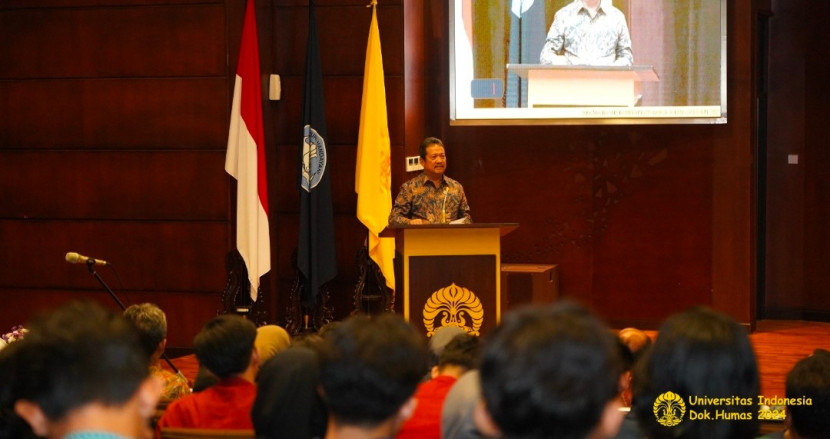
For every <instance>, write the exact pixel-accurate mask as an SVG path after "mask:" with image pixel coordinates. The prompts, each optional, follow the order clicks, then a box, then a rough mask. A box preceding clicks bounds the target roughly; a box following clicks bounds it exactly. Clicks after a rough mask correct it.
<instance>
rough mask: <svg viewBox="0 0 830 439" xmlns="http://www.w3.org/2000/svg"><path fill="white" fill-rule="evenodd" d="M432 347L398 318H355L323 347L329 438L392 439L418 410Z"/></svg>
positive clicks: (329, 334)
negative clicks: (417, 390)
mask: <svg viewBox="0 0 830 439" xmlns="http://www.w3.org/2000/svg"><path fill="white" fill-rule="evenodd" d="M426 364H427V349H426V342H425V341H424V340H423V338H422V337H421V336H420V335H419V334H418V333H417V332H416V331H415V330H414V329H413V328H412V327H411V326H410V325H409V324H408V323H406V322H405V321H404V320H403V319H401V318H400V317H399V316H397V315H394V314H381V315H378V316H373V317H368V316H364V315H356V316H352V317H350V318H348V319H346V320H344V321H343V322H342V323H341V324H339V325H337V326H336V327H335V328H332V329H331V330H329V331H327V332H326V334H325V336H324V340H323V343H322V344H321V346H320V376H321V379H320V381H321V384H322V392H323V400H324V401H325V403H326V406H327V407H328V410H329V420H328V427H327V429H326V438H327V439H342V438H350V437H378V438H381V437H391V436H393V435H394V434H395V433H396V432H397V431H398V429H399V428H400V425H401V424H402V423H403V421H405V420H406V419H407V418H409V416H411V414H412V412H413V411H414V409H415V404H416V403H415V400H414V398H413V397H412V394H413V393H414V392H415V388H416V387H417V385H418V383H419V382H420V381H421V378H422V377H423V375H424V368H425V367H426Z"/></svg>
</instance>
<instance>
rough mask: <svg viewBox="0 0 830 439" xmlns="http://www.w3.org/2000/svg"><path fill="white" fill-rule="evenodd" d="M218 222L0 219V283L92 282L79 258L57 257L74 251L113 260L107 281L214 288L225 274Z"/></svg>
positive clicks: (152, 287)
mask: <svg viewBox="0 0 830 439" xmlns="http://www.w3.org/2000/svg"><path fill="white" fill-rule="evenodd" d="M225 228H226V225H225V224H224V223H221V222H188V221H181V222H138V221H96V220H94V219H85V220H78V221H60V220H34V221H25V220H2V221H0V242H3V243H4V244H3V247H4V251H3V252H2V254H0V264H1V265H2V266H3V267H4V268H3V276H2V277H0V287H2V288H12V287H13V288H61V289H62V288H91V287H94V285H96V282H95V279H93V278H92V277H91V276H89V274H88V273H87V272H86V267H85V266H83V265H75V264H69V263H67V262H66V261H65V260H64V256H65V255H66V253H67V252H69V251H75V252H78V253H81V254H83V255H87V256H90V257H95V258H100V259H104V260H106V261H108V262H110V263H111V264H113V265H114V267H115V268H116V269H117V272H118V275H119V277H120V282H118V281H117V279H116V278H110V279H111V280H112V281H113V283H115V284H114V285H111V286H112V287H113V288H116V287H119V289H120V288H123V289H127V290H130V291H140V290H145V291H191V292H217V291H221V290H222V289H223V288H224V287H225V282H226V279H227V278H226V275H225V233H226V230H225ZM99 270H100V271H101V272H102V273H103V272H105V271H106V269H105V268H99ZM118 283H121V284H122V285H118Z"/></svg>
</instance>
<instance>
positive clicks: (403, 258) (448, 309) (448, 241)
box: [381, 223, 519, 337]
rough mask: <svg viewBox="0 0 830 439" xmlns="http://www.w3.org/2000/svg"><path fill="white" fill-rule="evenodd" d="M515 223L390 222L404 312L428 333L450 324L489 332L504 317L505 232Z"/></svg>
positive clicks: (388, 233) (388, 232) (388, 231)
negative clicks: (502, 249) (502, 267)
mask: <svg viewBox="0 0 830 439" xmlns="http://www.w3.org/2000/svg"><path fill="white" fill-rule="evenodd" d="M517 227H519V225H518V224H515V223H474V224H457V225H450V224H426V225H401V226H389V227H388V228H387V229H386V230H385V231H384V232H382V233H381V236H382V237H391V236H394V237H395V247H396V250H397V251H396V253H398V254H397V255H396V258H397V257H400V261H399V263H396V268H395V270H396V278H397V279H396V284H397V285H398V291H397V292H396V294H397V295H398V298H401V294H402V296H403V297H402V298H403V316H404V318H405V319H406V320H407V321H408V322H410V323H412V324H413V325H414V326H415V327H416V328H418V329H420V330H422V331H423V332H424V334H426V336H427V337H432V335H433V334H435V332H437V331H438V330H440V329H441V328H442V327H445V326H459V327H462V328H464V329H465V330H466V331H467V332H468V333H470V334H473V335H480V334H484V333H486V332H487V331H489V330H490V329H492V328H495V327H496V325H498V322H499V320H500V319H501V273H500V272H501V237H502V236H504V235H506V234H508V233H510V232H512V231H513V230H515V229H516V228H517ZM398 275H400V276H398Z"/></svg>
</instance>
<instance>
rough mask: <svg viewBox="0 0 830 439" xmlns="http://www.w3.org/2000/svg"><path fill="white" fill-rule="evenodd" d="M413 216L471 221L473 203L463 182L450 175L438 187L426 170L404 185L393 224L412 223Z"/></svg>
mask: <svg viewBox="0 0 830 439" xmlns="http://www.w3.org/2000/svg"><path fill="white" fill-rule="evenodd" d="M413 219H422V220H426V221H427V222H428V223H430V224H441V223H449V222H452V221H457V220H460V221H459V222H461V223H464V224H469V223H471V222H473V220H472V218H471V217H470V205H469V204H467V196H466V195H464V188H463V187H462V186H461V184H460V183H459V182H457V181H455V180H453V179H451V178H449V177H447V176H446V175H445V176H443V178H442V179H441V184H440V185H438V186H435V184H434V183H433V182H431V181H430V180H429V178H427V175H426V174H425V173H421V174H420V175H418V176H417V177H415V178H413V179H411V180H409V181H407V182H406V183H404V184H403V185H401V190H400V191H399V192H398V197H397V198H395V204H394V206H392V212H390V213H389V224H390V225H394V224H409V223H410V222H411V220H413Z"/></svg>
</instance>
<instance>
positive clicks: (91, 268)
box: [86, 258, 187, 379]
mask: <svg viewBox="0 0 830 439" xmlns="http://www.w3.org/2000/svg"><path fill="white" fill-rule="evenodd" d="M86 269H87V270H89V273H90V274H91V275H92V276H93V277H94V278H95V279H96V280H98V283H100V284H101V286H103V287H104V289H105V290H107V292H108V293H110V296H112V299H113V300H115V303H117V304H118V306H120V307H121V310H122V311H126V310H127V307H126V306H124V303H123V302H121V299H119V298H118V296H116V295H115V291H113V290H112V288H110V286H109V285H107V283H106V282H104V279H103V278H101V275H99V274H98V272H97V271H95V259H92V258H89V259H87V260H86ZM161 358H164V361H166V362H167V364H169V365H170V367H171V368H173V372H175V373H176V375H179V376H181V377H182V378H184V375H182V373H181V372H180V371H179V369H177V368H176V366H174V365H173V362H172V361H170V359H169V358H167V354H165V353H164V352H162V353H161ZM185 379H187V378H185Z"/></svg>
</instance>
